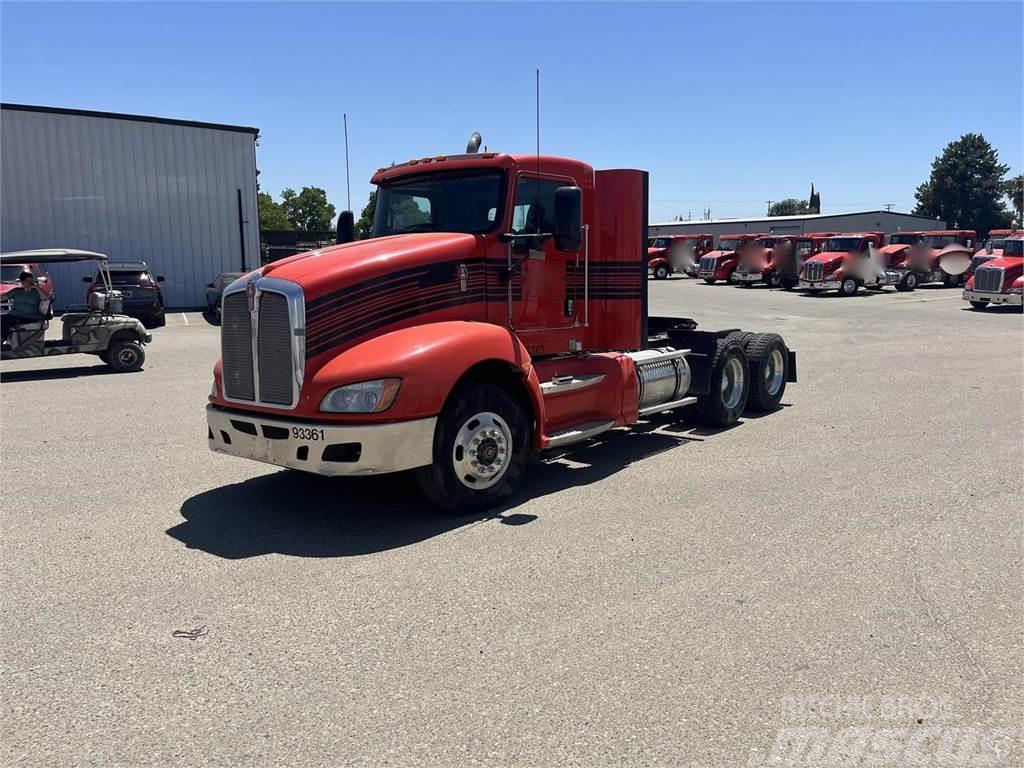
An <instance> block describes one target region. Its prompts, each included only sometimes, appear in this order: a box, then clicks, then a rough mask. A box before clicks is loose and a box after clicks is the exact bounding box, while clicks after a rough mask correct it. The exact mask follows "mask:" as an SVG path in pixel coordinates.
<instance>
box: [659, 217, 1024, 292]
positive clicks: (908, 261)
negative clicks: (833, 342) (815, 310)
mask: <svg viewBox="0 0 1024 768" xmlns="http://www.w3.org/2000/svg"><path fill="white" fill-rule="evenodd" d="M1017 236H1018V233H1015V232H1014V231H1012V230H993V231H992V232H991V233H990V237H989V241H988V242H987V244H986V246H985V247H984V248H982V249H980V250H978V251H977V252H975V251H974V248H975V245H976V241H977V235H976V233H975V232H974V231H972V230H931V231H916V232H896V233H892V234H888V235H886V234H885V233H883V232H846V233H831V232H819V233H811V234H804V235H774V234H752V233H744V234H736V235H722V236H721V237H720V238H719V241H718V245H717V247H713V245H712V241H713V237H712V236H711V235H707V234H699V235H676V236H670V235H662V236H658V237H655V238H652V239H651V241H650V242H649V243H648V246H649V247H648V256H649V259H650V262H649V271H650V273H651V274H653V275H654V277H655V278H663V277H667V276H668V274H671V272H672V271H679V272H683V273H685V274H688V275H690V276H691V277H696V278H700V279H703V280H704V281H705V282H707V283H709V284H714V283H716V282H720V281H722V282H727V283H733V284H736V285H740V286H746V287H749V286H751V285H755V284H758V283H765V284H767V285H768V286H770V287H782V288H786V289H791V288H796V287H799V288H801V289H803V290H807V291H811V292H822V291H836V292H838V293H839V294H841V295H847V296H850V295H853V294H855V293H857V291H858V290H860V289H861V288H870V289H875V290H880V289H882V288H884V287H886V286H892V287H894V288H895V289H896V290H897V291H912V290H914V289H915V288H916V287H917V286H919V285H924V284H927V283H940V284H942V285H945V286H947V287H959V286H963V285H964V284H965V283H969V281H970V280H971V279H972V277H973V276H974V274H975V272H976V270H977V269H978V268H979V267H980V266H981V265H983V264H985V263H986V262H987V261H989V260H993V259H997V258H999V257H1000V256H1001V255H1002V252H1003V249H1004V247H1006V243H1010V246H1009V247H1010V248H1011V250H1012V249H1013V248H1016V246H1015V245H1013V243H1014V242H1015V240H1014V238H1015V237H1017ZM986 274H987V273H986ZM1013 274H1014V270H1013V269H1012V265H1011V268H1010V269H1009V271H1008V272H1005V276H1007V277H1009V276H1011V275H1013ZM1014 279H1016V278H1014ZM1009 287H1010V288H1012V287H1013V286H1012V285H1011V286H1009ZM965 295H966V294H965ZM1007 295H1008V296H1010V297H1011V298H1009V299H1006V300H994V299H989V300H988V301H987V302H986V304H987V303H1015V299H1013V298H1012V297H1013V296H1015V295H1016V294H1014V293H1008V294H1007ZM980 301H981V300H980V299H979V300H977V301H972V304H973V305H974V306H976V307H977V306H983V305H982V304H980Z"/></svg>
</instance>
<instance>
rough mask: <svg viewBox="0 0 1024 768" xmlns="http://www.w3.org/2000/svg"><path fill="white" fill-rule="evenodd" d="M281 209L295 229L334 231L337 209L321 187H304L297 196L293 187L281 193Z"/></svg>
mask: <svg viewBox="0 0 1024 768" xmlns="http://www.w3.org/2000/svg"><path fill="white" fill-rule="evenodd" d="M281 208H282V209H283V210H284V214H285V216H287V217H288V221H290V222H291V223H292V227H293V228H294V229H301V230H303V231H305V232H327V231H330V230H333V229H334V212H335V208H334V206H333V205H331V204H330V203H329V202H327V193H326V192H325V191H324V190H322V189H321V188H320V187H303V188H302V191H301V192H299V193H298V194H296V192H295V190H294V189H292V188H291V187H288V188H287V189H284V190H283V191H282V192H281Z"/></svg>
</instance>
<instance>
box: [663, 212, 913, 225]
mask: <svg viewBox="0 0 1024 768" xmlns="http://www.w3.org/2000/svg"><path fill="white" fill-rule="evenodd" d="M878 213H884V214H885V215H886V216H906V217H907V218H910V219H927V220H929V221H931V220H932V219H931V217H929V216H919V215H917V214H914V213H900V212H899V211H877V210H872V211H847V212H845V213H800V214H797V215H795V216H750V217H748V218H743V219H694V220H693V221H659V222H653V223H651V224H650V226H652V227H668V226H672V225H676V226H678V225H680V224H687V225H692V226H700V225H703V224H750V223H753V222H758V221H807V220H808V219H812V220H814V221H820V220H821V219H837V218H840V217H842V216H867V215H873V214H878Z"/></svg>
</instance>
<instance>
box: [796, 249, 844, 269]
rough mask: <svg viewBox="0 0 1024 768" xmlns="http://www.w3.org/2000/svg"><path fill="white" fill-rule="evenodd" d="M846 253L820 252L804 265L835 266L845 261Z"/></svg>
mask: <svg viewBox="0 0 1024 768" xmlns="http://www.w3.org/2000/svg"><path fill="white" fill-rule="evenodd" d="M846 256H847V253H846V251H822V252H821V253H816V254H814V255H813V256H811V257H810V258H809V259H807V260H806V261H805V262H804V264H812V263H814V264H819V263H820V264H824V265H825V266H826V267H830V266H835V265H836V264H840V263H842V261H843V260H844V259H846Z"/></svg>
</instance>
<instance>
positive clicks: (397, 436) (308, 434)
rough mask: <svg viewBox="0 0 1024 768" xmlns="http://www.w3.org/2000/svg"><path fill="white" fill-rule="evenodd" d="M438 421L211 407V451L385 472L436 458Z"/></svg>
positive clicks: (284, 463) (340, 470) (306, 468)
mask: <svg viewBox="0 0 1024 768" xmlns="http://www.w3.org/2000/svg"><path fill="white" fill-rule="evenodd" d="M436 423H437V419H436V418H434V417H431V418H429V419H417V420H415V421H399V422H394V423H391V424H351V425H343V426H342V425H338V424H327V423H324V424H314V423H309V422H300V421H292V420H288V419H277V418H273V417H269V416H267V415H265V414H262V413H254V412H242V411H227V410H224V409H222V408H218V407H217V406H215V405H207V406H206V425H207V427H208V431H207V440H208V442H209V444H210V450H211V451H214V452H216V453H226V454H228V455H229V456H238V457H240V458H243V459H252V460H253V461H262V462H265V463H267V464H276V465H277V466H279V467H289V468H290V469H298V470H302V471H303V472H313V473H315V474H318V475H332V476H333V475H380V474H384V473H386V472H400V471H402V470H405V469H413V468H415V467H422V466H425V465H427V464H430V463H431V462H432V461H433V446H434V426H435V424H436Z"/></svg>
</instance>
